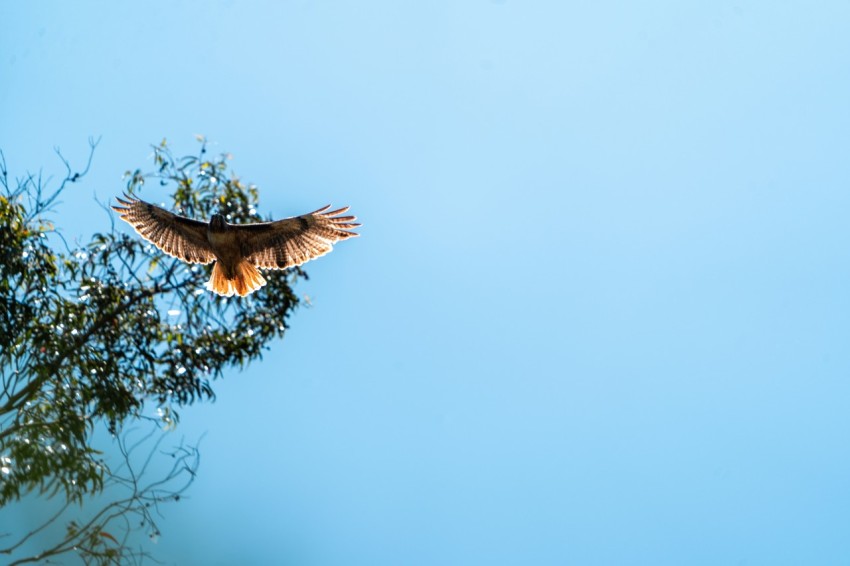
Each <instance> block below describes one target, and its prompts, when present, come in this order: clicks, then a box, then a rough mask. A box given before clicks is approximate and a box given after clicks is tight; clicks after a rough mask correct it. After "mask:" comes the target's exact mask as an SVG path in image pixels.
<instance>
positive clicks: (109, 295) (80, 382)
mask: <svg viewBox="0 0 850 566" xmlns="http://www.w3.org/2000/svg"><path fill="white" fill-rule="evenodd" d="M199 141H200V149H199V152H198V154H197V155H190V156H186V157H179V158H177V157H175V156H174V155H172V153H171V151H170V149H169V148H168V146H167V144H166V143H165V141H164V140H163V142H162V143H161V144H159V145H157V146H154V154H153V162H154V167H155V168H154V170H153V171H152V172H148V173H143V172H142V171H141V170H140V169H136V170H134V171H128V172H127V174H126V191H127V192H128V193H129V194H131V195H132V194H138V193H140V192H141V191H142V190H143V189H144V187H145V185H146V184H147V183H150V182H154V183H159V184H160V185H163V186H170V187H171V188H172V190H173V194H172V198H173V207H172V208H173V209H174V210H175V211H177V212H178V213H181V214H185V215H188V216H192V217H198V218H208V217H209V216H210V215H211V214H212V213H214V212H220V213H222V214H224V215H225V217H226V218H227V219H228V220H229V221H233V222H249V221H262V220H263V219H262V218H260V217H259V216H258V214H257V212H256V208H257V202H258V190H257V188H256V187H255V186H253V185H247V186H246V185H245V184H243V183H242V181H240V179H239V178H238V177H236V176H235V175H233V174H232V173H230V171H229V170H228V163H227V161H228V158H229V156H228V155H220V156H216V157H210V156H208V154H207V148H206V142H205V141H204V140H203V139H202V138H199ZM96 145H97V143H96V142H94V141H90V150H91V151H90V153H89V159H88V163H87V164H86V166H85V168H84V169H83V170H81V171H79V172H75V171H74V169H73V168H72V167H71V165H70V164H69V163H68V161H67V160H65V159H64V158H62V156H61V154H59V157H60V158H61V159H62V161H63V163H64V165H65V167H66V175H65V178H64V179H63V180H62V181H61V183H60V184H59V186H58V187H57V188H56V189H55V190H53V191H52V192H51V191H48V190H47V187H46V184H47V183H45V182H43V180H42V179H41V177H40V176H37V175H32V174H30V175H26V176H24V177H21V178H17V179H15V180H14V181H13V182H10V179H9V177H8V170H7V166H6V161H5V158H4V156H3V154H2V152H0V227H2V228H0V250H2V253H0V379H2V381H1V382H0V506H4V505H6V504H9V503H12V502H15V501H19V500H20V498H21V497H24V496H27V495H28V494H29V495H30V496H31V495H32V494H37V495H38V496H39V497H56V498H61V500H62V501H63V506H64V508H65V509H67V508H79V506H80V505H82V504H83V503H84V502H86V501H91V500H92V498H93V497H95V496H98V495H99V494H100V495H102V494H104V490H105V489H106V488H107V487H108V486H110V485H121V486H124V487H125V488H127V490H128V491H127V493H125V494H124V495H122V496H121V497H120V498H118V499H115V500H113V501H110V502H108V503H107V504H105V505H103V510H104V511H103V513H94V514H93V517H94V518H93V519H92V520H87V521H84V522H81V521H72V522H70V523H68V528H67V529H66V535H65V537H64V539H62V540H59V541H57V543H56V545H55V546H51V547H50V548H46V549H45V550H44V554H43V555H41V556H34V557H25V558H24V559H22V561H35V560H40V559H43V558H46V557H48V556H51V555H52V556H55V555H57V554H62V553H66V552H76V553H78V554H79V555H80V556H81V557H83V558H84V559H85V561H86V562H87V563H88V562H93V563H101V564H106V563H122V564H123V563H125V562H126V561H127V560H129V559H130V558H132V557H134V556H138V553H137V551H135V550H133V549H130V548H128V547H127V545H126V544H124V542H123V541H125V540H126V539H122V540H120V541H119V537H117V536H116V535H114V534H113V531H114V529H115V528H119V527H120V528H121V529H122V532H126V531H128V530H129V529H131V528H132V527H131V524H132V525H138V524H141V525H145V524H147V525H151V524H152V521H153V517H152V516H150V513H149V512H148V511H147V509H149V507H150V505H152V504H154V505H155V504H157V503H160V502H164V501H166V500H174V499H175V498H179V493H180V492H181V491H182V490H183V489H185V487H187V486H188V483H190V482H191V477H193V476H194V471H195V469H196V468H197V452H196V450H194V449H192V448H188V447H185V446H179V447H177V448H176V449H175V451H174V452H172V455H173V456H174V460H175V463H177V465H176V467H175V468H174V469H172V472H171V473H169V474H167V477H166V478H164V480H165V481H164V483H159V481H156V482H152V483H149V484H144V483H143V482H142V481H141V480H140V478H139V477H138V472H139V470H140V469H143V468H144V467H145V465H146V464H145V462H146V460H143V463H142V465H141V467H140V468H139V469H134V464H133V456H132V455H133V449H132V448H133V446H134V445H135V444H136V443H135V442H131V441H128V440H127V438H126V434H127V432H128V431H129V430H130V428H131V425H132V424H133V423H145V422H149V421H156V423H157V425H158V426H159V428H160V429H168V428H171V427H173V426H175V425H176V423H177V421H178V419H179V413H178V410H179V408H180V407H181V406H184V405H186V404H189V403H193V402H195V401H202V400H212V399H214V392H213V389H212V385H211V384H212V382H213V381H214V380H215V379H216V378H219V377H221V376H222V375H223V374H224V372H225V371H226V370H228V369H230V368H234V367H240V368H241V367H244V366H245V365H246V364H248V363H250V362H251V361H254V360H257V359H259V358H261V357H262V353H263V351H264V349H267V348H268V345H269V343H270V342H271V341H273V340H275V339H277V338H280V337H281V336H282V335H283V333H284V332H285V330H286V328H287V318H288V317H289V316H290V314H291V313H292V311H293V309H294V308H295V307H296V306H297V305H298V302H299V301H298V298H297V297H296V295H295V293H294V292H293V285H294V284H295V282H296V281H297V280H298V279H299V278H302V277H304V278H306V274H305V273H304V272H303V271H302V270H300V269H297V268H296V269H291V270H287V271H285V272H272V273H269V274H268V275H267V279H268V284H267V285H266V286H265V287H263V288H262V289H260V290H259V291H257V292H255V293H253V294H252V295H250V296H249V297H246V298H244V299H239V298H235V299H234V298H230V299H228V298H222V297H219V296H217V295H213V294H211V293H209V292H207V291H206V290H205V289H204V282H205V281H206V279H207V278H208V277H209V268H208V267H207V266H197V265H195V266H190V265H187V264H184V263H182V262H180V261H178V260H175V259H173V258H170V257H168V256H165V255H164V254H161V253H160V252H159V251H157V250H155V249H153V247H152V246H149V245H148V244H147V243H146V242H144V241H143V240H141V239H140V238H138V237H136V236H135V235H129V234H127V233H126V231H123V232H120V233H119V232H118V231H116V230H115V225H114V222H113V225H112V226H111V228H110V230H108V231H105V232H103V233H97V234H95V235H94V236H92V238H91V241H90V242H89V243H88V244H87V245H84V246H81V247H76V248H71V247H70V246H68V244H67V243H66V242H65V240H64V239H63V238H62V236H61V232H60V231H59V230H57V228H56V227H55V224H54V222H53V216H54V215H55V207H56V204H57V198H58V197H59V196H60V195H61V194H62V193H63V191H65V190H66V189H67V188H68V187H69V186H71V185H72V184H74V183H77V182H79V181H80V180H81V179H82V178H83V177H84V176H85V175H86V173H87V172H88V171H89V167H90V165H91V162H92V156H93V154H94V151H95V147H96ZM57 153H58V151H57ZM101 206H103V207H104V208H106V206H105V205H103V204H102V205H101ZM106 218H107V216H106V215H104V219H106ZM154 408H155V409H156V410H157V412H158V415H157V416H156V417H151V414H150V413H151V412H152V411H153V410H154ZM103 427H105V428H106V429H107V430H108V431H109V433H110V434H111V435H112V436H113V437H114V438H115V439H116V442H117V444H118V446H119V447H120V449H121V453H122V454H123V455H124V456H125V458H124V460H123V461H122V462H121V463H120V465H119V466H118V467H115V466H113V467H110V464H109V463H108V462H106V461H105V459H104V458H103V456H102V454H101V453H100V452H99V451H97V450H96V449H95V448H94V446H93V443H92V439H93V435H94V434H95V433H96V431H97V430H99V428H103ZM137 467H138V466H137ZM134 514H136V515H141V517H142V520H141V521H136V520H135V519H134V520H133V521H132V522H131V521H129V520H128V519H127V517H128V516H130V515H134ZM122 518H123V519H124V522H123V523H121V522H120V519H122ZM53 520H54V521H55V520H59V516H57V517H55V518H54V519H53ZM116 525H118V527H117V526H116ZM153 528H154V531H155V525H154V527H153ZM31 534H32V533H28V535H27V536H26V537H25V538H28V537H29V536H30V535H31ZM0 535H2V532H0ZM0 540H2V539H0ZM21 542H22V541H20V540H19V541H16V542H13V543H12V544H8V545H3V547H2V548H0V553H4V554H6V555H9V556H12V557H14V556H15V552H17V551H18V549H19V548H20V547H21V544H20V543H21Z"/></svg>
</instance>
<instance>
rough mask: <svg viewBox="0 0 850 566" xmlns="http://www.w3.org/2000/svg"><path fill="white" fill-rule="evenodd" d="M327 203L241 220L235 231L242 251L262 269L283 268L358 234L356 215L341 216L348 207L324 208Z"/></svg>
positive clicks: (328, 249) (302, 261)
mask: <svg viewBox="0 0 850 566" xmlns="http://www.w3.org/2000/svg"><path fill="white" fill-rule="evenodd" d="M329 208H330V205H328V206H325V207H324V208H320V209H319V210H317V211H315V212H311V213H310V214H302V215H301V216H294V217H292V218H285V219H283V220H277V221H275V222H262V223H259V224H243V225H241V226H234V227H233V228H232V229H233V230H236V231H237V233H238V238H239V244H240V247H241V251H242V255H243V256H245V258H246V259H247V260H248V261H250V262H251V263H253V264H254V265H256V266H257V267H261V268H264V269H285V268H287V267H293V266H296V265H301V264H302V263H304V262H307V261H310V260H311V259H316V258H317V257H320V256H323V255H325V254H326V253H328V252H329V251H331V250H332V249H333V245H334V244H335V243H336V242H339V241H340V240H345V239H346V238H351V237H354V236H358V234H356V233H354V232H351V231H350V230H351V229H352V228H357V227H358V226H360V224H356V223H355V222H354V220H357V217H355V216H340V215H341V214H343V213H345V212H347V211H348V207H347V206H346V207H344V208H339V209H337V210H331V211H329V212H327V210H328V209H329Z"/></svg>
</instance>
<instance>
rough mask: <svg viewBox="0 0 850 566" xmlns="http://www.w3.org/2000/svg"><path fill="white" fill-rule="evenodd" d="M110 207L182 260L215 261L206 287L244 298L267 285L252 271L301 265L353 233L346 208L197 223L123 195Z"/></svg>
mask: <svg viewBox="0 0 850 566" xmlns="http://www.w3.org/2000/svg"><path fill="white" fill-rule="evenodd" d="M116 200H118V202H119V203H120V206H113V207H112V208H113V210H115V211H116V212H118V213H119V214H120V215H121V218H122V219H123V220H125V221H126V222H128V223H129V224H130V226H132V227H133V228H134V229H135V230H136V232H138V233H139V234H140V235H141V236H142V238H144V239H145V240H147V241H149V242H150V243H152V244H153V245H155V246H156V247H157V248H159V249H160V250H162V251H164V252H165V253H167V254H168V255H171V256H174V257H176V258H177V259H180V260H182V261H185V262H187V263H212V262H215V265H214V266H213V270H212V276H211V277H210V280H209V282H208V283H207V289H209V290H210V291H212V292H214V293H218V294H219V295H223V296H225V297H230V296H232V295H233V294H237V295H239V296H240V297H244V296H245V295H248V294H249V293H253V292H254V291H256V290H257V289H259V288H260V287H262V286H263V285H265V284H266V280H265V279H264V278H263V276H262V275H261V274H260V272H259V271H258V270H257V268H258V267H259V268H260V269H285V268H287V267H293V266H296V265H301V264H302V263H305V262H307V261H310V260H311V259H315V258H317V257H320V256H323V255H325V254H326V253H328V252H329V251H331V249H332V247H333V244H335V243H336V242H338V241H340V240H345V239H346V238H351V237H352V236H357V235H358V234H356V233H354V232H352V231H351V229H353V228H357V227H358V226H360V224H356V223H354V220H356V219H357V218H356V217H355V216H341V215H342V214H344V213H345V212H347V211H348V207H347V206H346V207H344V208H339V209H337V210H331V211H328V209H329V208H330V205H328V206H325V207H324V208H320V209H319V210H317V211H315V212H311V213H309V214H302V215H301V216H293V217H292V218H284V219H283V220H276V221H274V222H260V223H256V224H229V223H227V221H225V219H224V217H223V216H222V215H221V214H213V216H212V218H210V221H209V222H201V221H199V220H193V219H191V218H186V217H185V216H179V215H177V214H174V213H172V212H168V211H167V210H165V209H163V208H160V207H158V206H154V205H152V204H149V203H146V202H144V201H142V200H139V199H136V198H133V197H131V196H129V195H126V194H125V195H124V198H123V199H122V198H118V199H116Z"/></svg>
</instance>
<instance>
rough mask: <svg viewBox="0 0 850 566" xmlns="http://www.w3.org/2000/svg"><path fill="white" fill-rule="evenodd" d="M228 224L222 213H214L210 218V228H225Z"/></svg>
mask: <svg viewBox="0 0 850 566" xmlns="http://www.w3.org/2000/svg"><path fill="white" fill-rule="evenodd" d="M226 226H227V222H226V221H225V220H224V216H222V215H221V214H213V215H212V218H210V230H217V231H218V230H224V229H225V227H226Z"/></svg>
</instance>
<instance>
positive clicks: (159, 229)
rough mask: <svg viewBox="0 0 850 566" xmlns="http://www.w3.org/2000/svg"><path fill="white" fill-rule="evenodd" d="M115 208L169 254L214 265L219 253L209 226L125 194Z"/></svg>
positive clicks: (141, 233) (185, 259) (128, 221)
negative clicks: (208, 235)
mask: <svg viewBox="0 0 850 566" xmlns="http://www.w3.org/2000/svg"><path fill="white" fill-rule="evenodd" d="M116 200H117V201H118V202H119V203H121V206H113V207H112V209H113V210H114V211H116V212H118V213H119V214H120V215H121V219H122V220H125V221H126V222H127V223H129V224H130V226H132V227H133V228H134V229H135V230H136V232H138V233H139V235H140V236H141V237H142V238H144V239H145V240H147V241H148V242H150V243H152V244H153V245H155V246H156V247H158V248H159V249H161V250H162V251H164V252H165V253H167V254H168V255H171V256H174V257H176V258H177V259H181V260H183V261H185V262H188V263H210V262H211V261H214V260H215V254H214V253H213V251H212V248H211V246H210V244H209V242H208V241H207V223H206V222H199V221H198V220H192V219H191V218H186V217H185V216H179V215H177V214H174V213H172V212H168V211H167V210H165V209H163V208H160V207H158V206H154V205H152V204H149V203H147V202H145V201H142V200H139V199H136V198H133V197H131V196H129V195H126V194H125V195H124V198H123V199H122V198H118V199H116Z"/></svg>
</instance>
